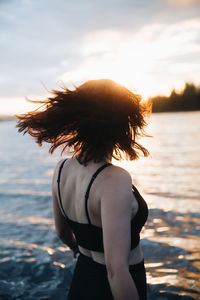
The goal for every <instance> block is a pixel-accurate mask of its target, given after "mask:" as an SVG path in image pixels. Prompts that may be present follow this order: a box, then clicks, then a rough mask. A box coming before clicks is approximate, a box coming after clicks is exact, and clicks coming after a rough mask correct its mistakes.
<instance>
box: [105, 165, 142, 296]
mask: <svg viewBox="0 0 200 300" xmlns="http://www.w3.org/2000/svg"><path fill="white" fill-rule="evenodd" d="M114 168H115V169H113V168H112V172H113V174H111V176H109V177H108V178H105V182H104V187H103V189H102V190H103V194H102V198H101V219H102V228H103V241H104V253H105V262H106V267H107V271H108V280H109V283H110V287H111V291H112V294H113V297H114V299H115V300H124V299H126V300H139V296H138V292H137V289H136V286H135V283H134V281H133V279H132V277H131V274H130V272H129V254H130V245H131V226H130V222H131V203H132V199H133V198H132V197H133V195H132V181H131V177H130V175H129V173H128V172H126V171H125V170H123V169H121V168H116V167H114Z"/></svg>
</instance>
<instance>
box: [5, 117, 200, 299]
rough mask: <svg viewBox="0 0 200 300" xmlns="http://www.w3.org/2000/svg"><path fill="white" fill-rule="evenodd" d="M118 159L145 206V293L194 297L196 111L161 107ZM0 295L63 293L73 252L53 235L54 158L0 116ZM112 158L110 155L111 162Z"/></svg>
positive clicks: (199, 287)
mask: <svg viewBox="0 0 200 300" xmlns="http://www.w3.org/2000/svg"><path fill="white" fill-rule="evenodd" d="M148 133H149V134H151V135H153V136H154V137H153V138H145V139H144V140H143V141H142V142H143V144H144V145H145V146H146V147H148V149H149V150H150V152H151V156H150V157H148V158H142V159H140V160H139V161H137V162H125V161H123V162H121V163H116V164H120V165H121V166H123V167H124V168H126V169H127V170H128V171H129V172H130V173H131V175H132V178H133V182H134V184H135V185H136V186H137V187H138V189H139V190H140V192H141V194H142V195H143V196H144V198H145V199H146V201H147V203H148V206H149V218H148V222H147V224H146V226H145V228H144V230H143V232H142V234H141V237H142V241H141V244H142V249H143V252H144V256H145V266H146V270H147V280H148V299H150V300H154V299H158V300H159V299H179V298H180V299H200V276H199V274H200V273H199V272H200V112H184V113H160V114H153V115H152V116H151V119H150V125H149V127H148ZM0 140H1V147H0V299H20V300H21V299H26V300H34V299H52V300H53V299H59V300H63V299H66V293H67V291H68V288H69V285H70V281H71V277H72V274H73V268H74V264H75V260H74V259H73V258H72V254H71V252H70V251H69V249H68V248H67V247H66V246H65V245H64V244H62V242H60V241H59V239H58V238H57V236H56V234H55V231H54V225H53V218H52V204H51V177H52V173H53V170H54V168H55V165H56V163H57V161H58V160H60V154H59V152H58V151H57V152H56V153H55V154H54V155H50V154H48V147H47V146H48V145H44V146H43V147H42V148H39V147H38V146H37V145H36V144H35V143H34V141H33V139H32V138H31V137H29V136H22V135H21V134H18V132H17V130H16V129H15V121H14V120H12V121H3V122H0ZM113 163H115V162H113Z"/></svg>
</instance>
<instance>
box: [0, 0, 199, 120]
mask: <svg viewBox="0 0 200 300" xmlns="http://www.w3.org/2000/svg"><path fill="white" fill-rule="evenodd" d="M98 78H110V79H113V80H115V81H116V82H118V83H120V84H123V85H125V86H126V87H128V88H130V89H131V90H136V91H137V92H139V93H141V94H142V96H143V98H144V99H146V98H148V97H149V96H154V95H157V94H165V95H168V94H169V93H170V92H171V90H172V89H173V88H175V89H177V90H180V89H182V88H183V86H184V84H185V82H194V83H195V84H197V85H199V84H200V0H176V1H175V0H140V1H138V0H101V1H99V0H73V1H72V0H71V1H70V0H57V1H55V0H0V115H3V114H15V113H23V112H25V111H27V110H30V109H32V104H30V103H28V102H27V101H26V100H25V97H29V98H31V99H40V98H45V97H47V95H48V91H50V90H52V89H60V88H61V86H62V84H63V83H64V84H65V85H66V86H68V87H69V88H72V87H73V86H74V85H78V84H81V83H83V82H84V81H86V80H89V79H98Z"/></svg>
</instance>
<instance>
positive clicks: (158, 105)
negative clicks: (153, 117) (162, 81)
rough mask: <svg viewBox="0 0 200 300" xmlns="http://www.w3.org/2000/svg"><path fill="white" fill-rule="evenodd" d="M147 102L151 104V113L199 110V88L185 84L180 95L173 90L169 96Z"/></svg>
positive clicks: (156, 97)
mask: <svg viewBox="0 0 200 300" xmlns="http://www.w3.org/2000/svg"><path fill="white" fill-rule="evenodd" d="M148 100H149V101H151V102H152V112H170V111H188V110H200V86H195V85H194V83H188V82H187V83H185V87H184V89H183V90H182V91H181V92H180V93H177V92H176V90H175V89H173V90H172V92H171V94H170V96H160V95H159V96H155V97H151V98H149V99H148Z"/></svg>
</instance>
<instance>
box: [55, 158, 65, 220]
mask: <svg viewBox="0 0 200 300" xmlns="http://www.w3.org/2000/svg"><path fill="white" fill-rule="evenodd" d="M66 160H67V158H66V159H64V160H63V161H62V163H61V165H60V167H59V171H58V179H57V184H58V203H59V206H60V210H61V212H62V214H63V216H64V217H65V218H66V217H67V216H66V213H65V211H64V208H63V205H62V200H61V193H60V177H61V171H62V168H63V166H64V163H65V162H66Z"/></svg>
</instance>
